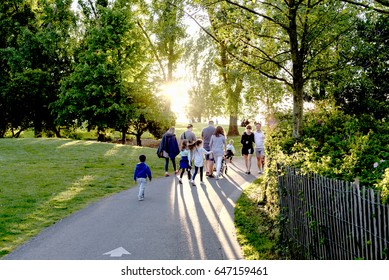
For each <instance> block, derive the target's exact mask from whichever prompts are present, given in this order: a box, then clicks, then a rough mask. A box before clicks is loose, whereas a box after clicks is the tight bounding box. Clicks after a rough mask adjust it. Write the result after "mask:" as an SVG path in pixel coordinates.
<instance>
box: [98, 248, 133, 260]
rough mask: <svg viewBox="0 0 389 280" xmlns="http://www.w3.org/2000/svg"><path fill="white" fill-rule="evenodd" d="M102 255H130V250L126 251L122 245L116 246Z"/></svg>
mask: <svg viewBox="0 0 389 280" xmlns="http://www.w3.org/2000/svg"><path fill="white" fill-rule="evenodd" d="M103 255H111V256H110V257H111V258H112V257H121V256H123V255H131V253H130V252H128V251H127V250H126V249H124V248H123V247H119V248H116V249H114V250H112V251H109V252H107V253H104V254H103Z"/></svg>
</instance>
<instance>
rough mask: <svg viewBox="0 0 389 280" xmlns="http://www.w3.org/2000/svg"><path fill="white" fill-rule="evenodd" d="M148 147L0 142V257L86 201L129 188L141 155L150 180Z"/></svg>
mask: <svg viewBox="0 0 389 280" xmlns="http://www.w3.org/2000/svg"><path fill="white" fill-rule="evenodd" d="M155 152H156V150H155V149H154V148H139V147H132V146H124V145H116V144H108V143H97V142H94V141H74V140H65V139H55V138H54V139H33V138H20V139H0V164H1V169H0V178H1V179H0V257H2V256H4V255H5V254H8V253H9V252H10V251H12V250H13V249H14V248H15V247H16V246H18V245H20V244H22V243H23V242H25V241H26V240H28V239H29V238H31V237H32V236H34V235H36V234H37V233H39V232H40V231H41V230H42V229H44V228H45V227H47V226H50V225H52V224H53V223H55V222H57V221H58V220H60V219H62V218H64V217H65V216H67V215H69V214H71V213H73V212H75V211H77V210H79V209H81V208H83V207H85V206H86V205H88V204H90V203H91V202H94V201H97V200H98V199H100V198H102V197H105V196H108V195H110V194H113V193H116V192H119V191H122V190H125V189H127V188H130V187H133V186H135V183H134V182H133V179H132V176H133V170H134V167H135V164H136V163H137V162H138V157H139V155H140V154H141V153H143V154H145V155H146V156H147V161H146V162H147V164H148V165H149V166H150V168H151V169H152V172H153V176H154V177H159V176H162V175H163V173H164V172H163V162H162V160H161V159H159V158H158V157H157V156H156V153H155Z"/></svg>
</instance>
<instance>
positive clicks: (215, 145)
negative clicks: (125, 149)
mask: <svg viewBox="0 0 389 280" xmlns="http://www.w3.org/2000/svg"><path fill="white" fill-rule="evenodd" d="M255 127H256V131H255V132H252V127H251V126H250V125H247V126H246V131H245V132H244V133H243V134H242V137H241V144H242V155H243V156H244V159H245V165H246V169H247V170H246V174H251V172H250V169H251V158H252V155H253V154H254V153H255V155H256V157H257V165H258V170H259V173H263V167H264V141H265V135H264V133H263V131H262V129H261V127H262V125H261V123H255ZM179 142H180V146H179ZM254 145H255V147H254ZM157 154H158V156H159V157H161V158H165V176H170V175H169V172H168V167H169V161H170V162H171V163H172V165H173V170H174V172H175V174H178V173H180V170H181V173H180V175H179V178H180V179H179V182H180V183H182V177H183V176H184V173H185V172H186V173H187V175H188V179H189V181H190V183H191V184H192V185H195V178H196V175H197V174H200V182H201V183H203V172H204V156H205V170H206V176H207V177H210V178H216V179H217V180H218V179H219V178H220V176H221V175H222V174H221V172H220V171H221V167H222V163H223V160H224V159H226V160H229V161H230V162H231V161H232V158H233V156H234V155H235V154H236V150H235V148H234V145H233V140H230V142H229V143H228V144H227V142H226V136H225V132H224V129H223V127H221V126H216V127H215V126H214V123H213V121H209V122H208V126H207V127H205V128H203V129H202V131H201V139H197V137H196V135H195V134H194V133H193V125H192V124H189V125H188V126H187V130H186V131H185V132H184V133H182V134H181V136H180V138H179V141H178V140H177V138H176V136H175V129H174V128H170V129H169V130H168V131H167V132H166V133H165V134H164V135H163V137H162V140H161V143H160V146H159V148H158V150H157ZM178 155H180V158H181V159H180V162H179V168H177V165H176V160H175V158H176V157H177V156H178ZM215 165H216V168H215V170H216V174H215V175H214V174H213V170H214V166H215ZM193 167H194V173H193V174H191V171H192V168H193Z"/></svg>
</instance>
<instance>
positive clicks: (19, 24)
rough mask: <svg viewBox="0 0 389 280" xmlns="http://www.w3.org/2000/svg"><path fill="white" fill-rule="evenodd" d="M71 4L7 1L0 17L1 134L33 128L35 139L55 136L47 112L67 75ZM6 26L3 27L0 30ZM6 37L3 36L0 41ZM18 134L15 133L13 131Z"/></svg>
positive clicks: (72, 22)
mask: <svg viewBox="0 0 389 280" xmlns="http://www.w3.org/2000/svg"><path fill="white" fill-rule="evenodd" d="M71 2H72V1H71V0H66V1H60V0H56V1H54V0H52V1H49V0H40V1H37V2H36V3H35V2H31V3H30V1H5V2H3V3H2V4H1V5H2V6H1V9H2V11H3V12H4V13H0V14H1V16H0V18H1V19H0V20H1V26H2V27H3V26H4V27H5V29H3V28H1V35H2V38H3V39H4V40H3V41H2V42H1V43H0V45H1V47H0V48H1V49H0V56H2V59H1V61H2V69H4V70H5V71H4V72H2V79H1V80H2V81H4V83H1V85H0V87H1V88H2V90H1V91H2V94H1V99H2V102H5V106H4V111H3V112H4V113H3V114H4V122H3V123H2V125H1V126H2V129H0V130H1V131H2V135H4V133H5V132H6V130H7V129H8V128H10V129H11V130H12V133H13V136H18V135H19V134H20V133H21V132H22V131H23V130H24V129H26V128H28V127H30V126H31V125H33V126H34V128H35V136H36V137H40V136H41V135H42V131H43V130H46V131H48V132H50V131H54V132H55V133H57V135H58V133H59V132H58V131H57V129H56V127H55V126H54V116H53V114H52V113H51V111H50V110H49V105H50V103H51V102H53V101H55V100H56V97H57V93H58V89H59V82H60V80H61V79H62V77H64V76H66V75H67V74H68V73H69V69H70V56H69V49H71V48H69V45H70V39H69V38H70V35H69V33H70V32H71V30H72V26H73V24H74V22H75V21H74V17H73V14H72V12H71V11H70V5H71ZM3 23H4V25H3ZM3 36H4V37H3ZM15 129H16V130H18V131H17V132H15V131H14V130H15Z"/></svg>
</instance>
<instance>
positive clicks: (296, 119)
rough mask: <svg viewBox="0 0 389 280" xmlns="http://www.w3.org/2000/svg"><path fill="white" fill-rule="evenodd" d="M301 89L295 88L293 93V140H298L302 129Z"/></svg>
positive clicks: (302, 104) (302, 102)
mask: <svg viewBox="0 0 389 280" xmlns="http://www.w3.org/2000/svg"><path fill="white" fill-rule="evenodd" d="M303 107H304V99H303V87H302V86H301V87H297V88H295V89H294V91H293V138H294V139H296V140H297V139H299V138H300V136H301V133H302V129H303Z"/></svg>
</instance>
